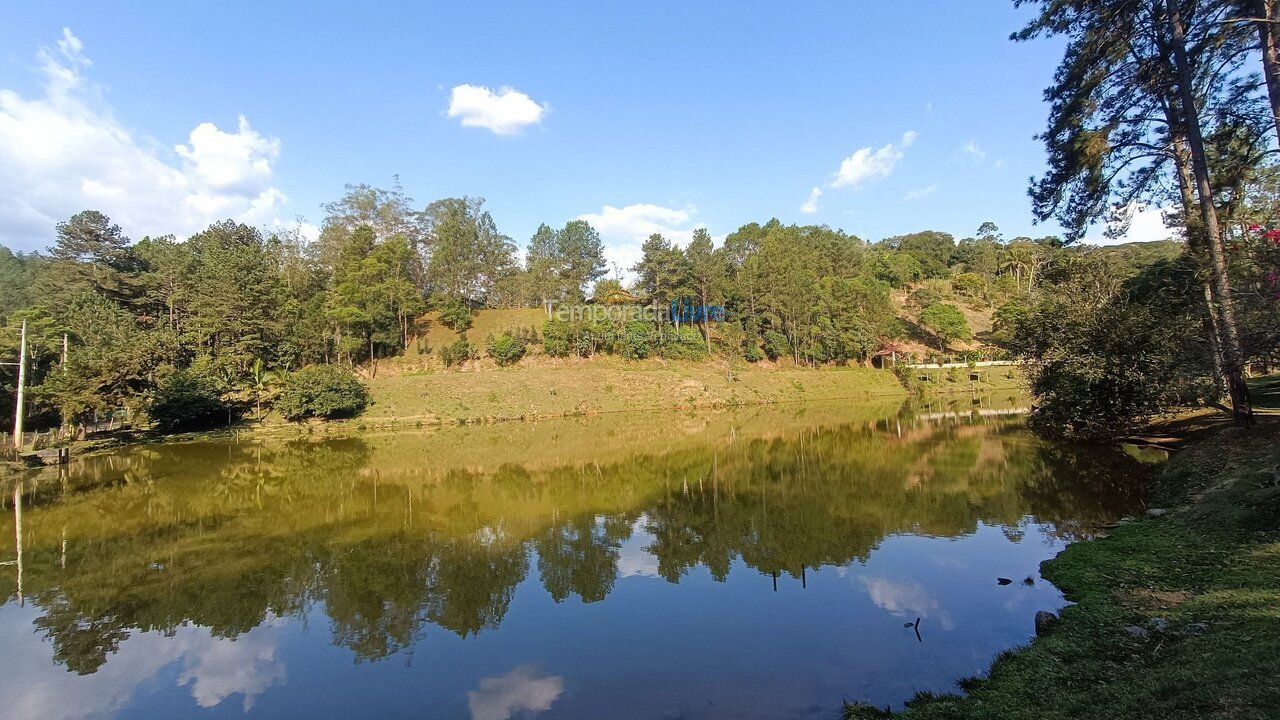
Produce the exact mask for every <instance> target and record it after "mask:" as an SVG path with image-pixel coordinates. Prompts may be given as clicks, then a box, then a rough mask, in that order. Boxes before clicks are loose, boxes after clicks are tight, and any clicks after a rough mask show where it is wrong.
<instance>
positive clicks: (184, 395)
mask: <svg viewBox="0 0 1280 720" xmlns="http://www.w3.org/2000/svg"><path fill="white" fill-rule="evenodd" d="M228 407H229V406H228V405H227V403H225V402H223V400H222V394H221V393H220V392H218V384H217V383H216V382H214V381H213V379H212V378H209V377H207V376H204V375H201V374H199V373H195V372H192V371H190V370H179V371H177V372H175V373H173V374H172V375H170V376H169V377H168V378H166V379H165V380H164V382H162V383H160V386H159V387H157V388H156V392H155V396H154V397H153V399H152V401H151V421H152V422H153V423H155V426H156V429H158V430H160V431H161V432H166V433H170V432H187V431H191V430H207V429H208V428H211V427H214V426H216V425H220V424H222V423H225V422H226V421H227V420H228V417H227V412H228Z"/></svg>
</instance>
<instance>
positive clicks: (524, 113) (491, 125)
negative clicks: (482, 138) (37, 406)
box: [448, 84, 551, 135]
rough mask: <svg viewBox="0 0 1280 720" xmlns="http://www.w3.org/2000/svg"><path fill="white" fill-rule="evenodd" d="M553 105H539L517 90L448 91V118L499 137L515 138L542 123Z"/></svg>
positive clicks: (467, 87)
mask: <svg viewBox="0 0 1280 720" xmlns="http://www.w3.org/2000/svg"><path fill="white" fill-rule="evenodd" d="M550 109H551V106H550V105H548V104H546V103H543V104H541V105H539V104H538V103H536V102H534V100H533V98H531V97H529V96H528V95H525V94H524V93H522V92H520V91H519V90H516V89H515V88H510V87H503V88H498V91H497V92H494V91H493V90H490V89H489V88H487V87H484V86H483V85H465V84H464V85H458V86H456V87H454V88H453V90H451V91H450V92H449V113H448V114H449V117H451V118H452V117H456V118H461V120H462V126H463V127H479V128H485V129H486V130H491V131H493V132H494V133H495V134H498V135H514V134H516V133H518V132H520V131H521V130H522V129H524V128H525V126H528V125H536V124H537V123H539V122H541V121H542V117H543V116H544V115H546V114H547V111H548V110H550Z"/></svg>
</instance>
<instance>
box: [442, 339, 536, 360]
mask: <svg viewBox="0 0 1280 720" xmlns="http://www.w3.org/2000/svg"><path fill="white" fill-rule="evenodd" d="M522 352H523V351H522ZM439 355H440V360H441V361H442V362H443V363H444V366H445V367H453V366H454V365H461V364H462V363H464V362H466V361H468V360H475V359H476V358H478V357H480V350H479V349H478V348H476V347H475V346H474V345H472V344H471V343H470V342H469V341H468V340H467V336H466V335H463V336H462V337H460V338H458V339H457V340H454V341H453V342H451V343H449V344H448V345H442V346H441V347H440V352H439Z"/></svg>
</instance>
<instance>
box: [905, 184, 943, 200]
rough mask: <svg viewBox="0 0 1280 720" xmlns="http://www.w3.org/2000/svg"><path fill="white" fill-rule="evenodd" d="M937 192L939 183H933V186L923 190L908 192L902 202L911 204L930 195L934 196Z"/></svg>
mask: <svg viewBox="0 0 1280 720" xmlns="http://www.w3.org/2000/svg"><path fill="white" fill-rule="evenodd" d="M937 191H938V183H933V184H932V185H929V186H927V187H922V188H912V189H910V190H908V191H907V194H906V195H903V196H902V201H903V202H911V201H912V200H921V199H923V198H927V197H929V196H930V195H932V194H934V193H935V192H937Z"/></svg>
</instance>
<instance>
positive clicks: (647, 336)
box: [620, 320, 653, 360]
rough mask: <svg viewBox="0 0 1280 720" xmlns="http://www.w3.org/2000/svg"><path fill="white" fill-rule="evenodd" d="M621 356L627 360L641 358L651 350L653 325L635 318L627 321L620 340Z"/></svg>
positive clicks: (645, 356) (646, 355)
mask: <svg viewBox="0 0 1280 720" xmlns="http://www.w3.org/2000/svg"><path fill="white" fill-rule="evenodd" d="M620 350H621V354H622V357H624V358H627V359H628V360H643V359H645V358H647V357H649V355H650V354H651V353H652V352H653V326H651V325H650V324H649V323H646V322H643V321H640V320H636V321H633V322H630V323H627V327H626V330H625V332H624V333H623V336H622V342H621V348H620Z"/></svg>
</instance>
